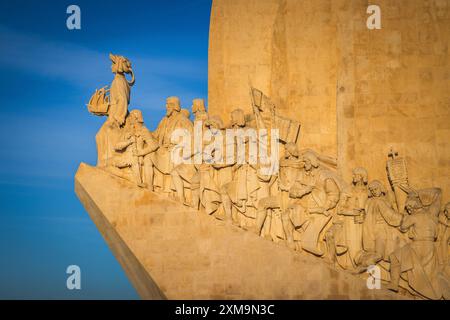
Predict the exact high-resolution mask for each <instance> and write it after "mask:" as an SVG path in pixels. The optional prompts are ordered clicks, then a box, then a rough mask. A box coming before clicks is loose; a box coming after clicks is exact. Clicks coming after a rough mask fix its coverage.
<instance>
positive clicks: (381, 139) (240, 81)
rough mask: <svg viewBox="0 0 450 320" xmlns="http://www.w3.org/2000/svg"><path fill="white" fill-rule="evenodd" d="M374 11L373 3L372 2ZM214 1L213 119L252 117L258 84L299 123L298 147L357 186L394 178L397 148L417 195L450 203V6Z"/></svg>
mask: <svg viewBox="0 0 450 320" xmlns="http://www.w3.org/2000/svg"><path fill="white" fill-rule="evenodd" d="M371 4H372V3H371ZM376 4H377V5H379V6H380V8H381V17H382V29H381V30H369V29H367V27H366V20H367V18H368V16H369V15H368V14H367V13H366V10H367V7H368V5H369V2H368V1H363V0H353V1H348V0H334V1H332V0H314V1H297V0H246V1H240V0H214V1H213V6H212V13H211V27H210V28H211V30H210V44H209V87H208V90H209V91H208V98H209V108H210V109H209V110H210V112H211V113H212V114H218V115H221V116H222V117H223V118H224V119H225V120H227V119H228V118H229V113H230V111H231V110H233V109H234V108H236V107H240V108H243V109H244V110H246V111H248V112H250V110H251V101H250V95H249V83H251V85H253V86H254V87H256V88H259V89H261V90H262V91H263V92H264V93H266V94H267V95H268V96H270V97H271V99H272V100H273V101H274V102H275V103H276V104H277V109H278V110H279V111H280V114H284V115H285V116H288V117H290V118H293V119H296V120H298V121H300V122H301V124H302V128H301V139H300V144H301V147H311V148H313V149H315V150H317V151H319V152H322V153H325V154H329V155H332V156H335V157H336V158H337V159H338V165H339V170H340V171H341V172H342V174H343V175H344V177H345V179H346V180H347V181H348V180H349V179H350V172H351V169H352V168H353V167H355V166H364V167H366V168H367V169H368V171H369V178H370V179H382V180H383V179H386V170H385V165H386V158H387V154H388V152H389V150H390V148H391V147H394V148H395V149H396V150H397V151H398V152H399V153H400V155H403V156H405V158H406V160H407V163H408V170H409V178H410V181H411V185H412V186H416V187H430V186H437V187H441V188H443V194H444V197H443V200H444V201H447V200H448V199H449V198H450V183H449V181H450V179H449V178H450V140H449V137H450V52H449V45H450V32H449V30H450V1H447V0H429V1H424V0H379V1H376Z"/></svg>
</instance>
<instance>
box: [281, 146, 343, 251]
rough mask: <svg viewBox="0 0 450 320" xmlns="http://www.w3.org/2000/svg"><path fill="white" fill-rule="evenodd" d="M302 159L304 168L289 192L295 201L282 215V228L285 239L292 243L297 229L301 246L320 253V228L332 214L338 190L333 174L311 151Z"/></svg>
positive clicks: (321, 243) (336, 201)
mask: <svg viewBox="0 0 450 320" xmlns="http://www.w3.org/2000/svg"><path fill="white" fill-rule="evenodd" d="M302 159H303V162H304V166H303V169H302V170H301V171H300V173H299V175H298V177H297V180H296V181H295V183H294V185H293V186H292V187H291V189H290V191H289V195H290V197H291V198H294V199H296V200H295V201H294V202H293V204H292V205H291V206H290V207H289V210H287V211H286V213H284V214H283V227H284V230H285V234H286V237H287V241H288V242H290V243H292V242H293V240H294V232H300V234H301V235H300V237H301V238H300V241H301V248H302V249H303V250H305V251H308V252H310V253H312V254H314V255H317V256H322V255H323V254H324V248H323V246H324V243H323V240H324V239H323V231H324V229H325V227H326V225H327V224H328V223H329V222H330V220H331V218H332V216H333V215H334V212H335V208H336V205H337V203H338V201H339V196H340V190H339V187H338V184H337V182H336V179H335V175H334V174H333V173H332V172H330V170H328V169H325V168H322V167H321V165H320V163H319V160H318V158H317V156H316V155H315V154H314V153H312V152H306V153H304V154H303V156H302ZM294 229H295V230H294Z"/></svg>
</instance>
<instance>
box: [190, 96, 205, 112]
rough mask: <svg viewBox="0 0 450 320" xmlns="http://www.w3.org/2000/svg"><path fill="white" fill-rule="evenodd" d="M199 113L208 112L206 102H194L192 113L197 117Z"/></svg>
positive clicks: (198, 100)
mask: <svg viewBox="0 0 450 320" xmlns="http://www.w3.org/2000/svg"><path fill="white" fill-rule="evenodd" d="M197 112H206V108H205V100H203V99H200V98H197V99H194V100H192V113H193V114H194V115H196V114H197Z"/></svg>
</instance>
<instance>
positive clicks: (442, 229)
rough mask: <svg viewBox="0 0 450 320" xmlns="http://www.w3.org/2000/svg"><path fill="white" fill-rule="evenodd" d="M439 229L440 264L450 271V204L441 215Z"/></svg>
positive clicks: (449, 203)
mask: <svg viewBox="0 0 450 320" xmlns="http://www.w3.org/2000/svg"><path fill="white" fill-rule="evenodd" d="M438 222H439V227H438V229H439V230H438V231H439V232H438V255H439V263H440V264H441V265H442V267H443V268H447V269H450V261H449V255H450V254H449V249H450V202H448V203H447V204H446V205H445V207H444V210H443V211H442V212H441V213H440V215H439V219H438Z"/></svg>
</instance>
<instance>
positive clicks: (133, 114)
mask: <svg viewBox="0 0 450 320" xmlns="http://www.w3.org/2000/svg"><path fill="white" fill-rule="evenodd" d="M128 116H129V117H130V120H131V123H132V124H133V125H135V126H136V125H138V126H139V125H142V124H143V123H144V117H143V116H142V112H141V110H138V109H134V110H131V111H130V114H129V115H128Z"/></svg>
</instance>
